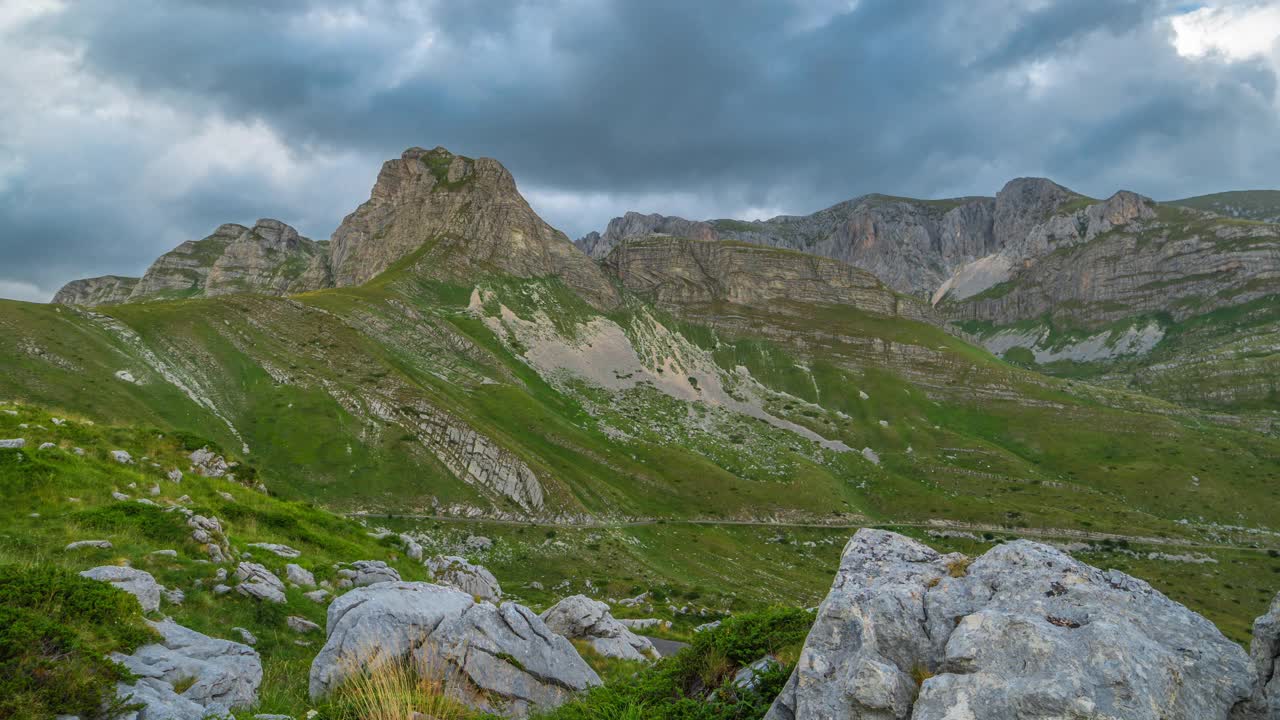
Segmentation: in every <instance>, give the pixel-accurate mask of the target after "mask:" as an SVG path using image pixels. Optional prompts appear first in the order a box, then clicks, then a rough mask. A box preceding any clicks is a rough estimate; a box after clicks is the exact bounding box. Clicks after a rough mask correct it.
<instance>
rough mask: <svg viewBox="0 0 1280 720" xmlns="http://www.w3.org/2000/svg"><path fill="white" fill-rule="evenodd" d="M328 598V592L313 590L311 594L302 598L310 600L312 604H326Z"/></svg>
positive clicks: (305, 594)
mask: <svg viewBox="0 0 1280 720" xmlns="http://www.w3.org/2000/svg"><path fill="white" fill-rule="evenodd" d="M328 596H329V591H328V590H312V591H311V592H305V593H302V597H304V598H306V599H308V600H310V601H311V602H317V603H322V602H324V599H325V598H326V597H328Z"/></svg>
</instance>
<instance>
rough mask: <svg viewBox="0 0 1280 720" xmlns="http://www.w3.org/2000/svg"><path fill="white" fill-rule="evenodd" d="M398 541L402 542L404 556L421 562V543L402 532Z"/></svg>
mask: <svg viewBox="0 0 1280 720" xmlns="http://www.w3.org/2000/svg"><path fill="white" fill-rule="evenodd" d="M400 542H402V543H404V554H405V557H407V558H409V559H410V560H415V561H417V562H422V544H421V543H419V542H418V541H417V540H414V539H413V538H412V537H411V536H409V535H404V534H401V535H400Z"/></svg>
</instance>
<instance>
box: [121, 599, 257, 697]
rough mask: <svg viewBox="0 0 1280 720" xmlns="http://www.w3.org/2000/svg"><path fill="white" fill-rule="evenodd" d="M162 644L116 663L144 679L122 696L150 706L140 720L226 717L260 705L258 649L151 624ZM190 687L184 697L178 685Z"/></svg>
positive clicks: (123, 690) (166, 623)
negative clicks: (239, 710) (232, 711)
mask: <svg viewBox="0 0 1280 720" xmlns="http://www.w3.org/2000/svg"><path fill="white" fill-rule="evenodd" d="M148 624H149V625H151V627H153V628H155V630H156V631H157V632H159V633H160V637H161V641H160V642H159V643H154V644H151V645H144V646H142V647H140V648H138V650H137V652H135V653H134V654H132V655H122V654H120V653H115V654H113V655H112V659H114V660H115V661H116V662H119V663H120V664H122V665H124V666H125V668H127V669H128V670H129V671H130V672H131V673H133V674H134V675H135V676H136V677H137V678H138V679H137V681H136V682H135V683H134V684H132V685H124V684H123V683H122V684H120V685H119V686H117V689H116V695H117V696H118V697H120V698H121V699H123V700H126V701H128V702H140V703H143V704H144V705H145V706H146V707H145V709H143V710H142V711H141V712H140V713H139V714H138V718H139V720H151V719H152V718H156V719H157V720H171V719H174V718H204V717H209V716H216V717H223V716H226V715H228V714H229V712H230V710H232V709H233V708H247V707H250V706H252V705H254V704H255V703H257V701H258V686H259V685H260V684H261V683H262V661H261V659H260V658H259V657H258V653H256V652H254V650H253V648H251V647H249V646H247V645H243V644H241V643H237V642H232V641H230V640H219V639H217V638H211V637H209V636H208V635H203V634H201V633H198V632H196V631H194V630H191V629H189V628H185V627H183V626H181V625H178V624H177V623H175V622H173V621H172V620H162V621H160V622H149V623H148ZM179 684H182V685H186V686H187V687H184V688H183V690H182V692H181V693H179V692H178V691H177V689H176V686H177V685H179Z"/></svg>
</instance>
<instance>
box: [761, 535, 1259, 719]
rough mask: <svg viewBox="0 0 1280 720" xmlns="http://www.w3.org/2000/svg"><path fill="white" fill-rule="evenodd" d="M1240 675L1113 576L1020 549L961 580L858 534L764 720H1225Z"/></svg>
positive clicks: (960, 570) (1185, 618) (949, 569)
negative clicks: (1063, 718)
mask: <svg viewBox="0 0 1280 720" xmlns="http://www.w3.org/2000/svg"><path fill="white" fill-rule="evenodd" d="M913 675H914V676H915V677H924V678H927V679H925V680H924V681H923V683H922V684H920V685H919V687H917V683H916V681H915V679H914V678H913ZM1251 675H1252V673H1251V668H1250V666H1249V662H1248V658H1247V657H1246V656H1245V654H1244V651H1243V650H1241V649H1240V647H1239V646H1237V645H1236V644H1234V643H1232V642H1231V641H1229V640H1227V639H1226V638H1224V637H1223V636H1222V634H1221V633H1220V632H1218V630H1217V628H1215V627H1214V626H1213V625H1212V624H1211V623H1210V622H1209V621H1207V620H1205V619H1204V618H1202V617H1200V616H1199V615H1197V614H1195V613H1193V612H1191V611H1190V610H1188V609H1186V608H1185V607H1183V606H1182V605H1179V604H1178V603H1175V602H1173V601H1172V600H1169V599H1168V598H1166V597H1165V596H1164V595H1161V594H1160V593H1159V592H1157V591H1156V590H1154V589H1152V588H1151V586H1149V585H1147V584H1146V583H1145V582H1142V581H1141V580H1137V579H1134V578H1132V577H1129V576H1128V575H1125V574H1124V573H1121V572H1118V571H1115V570H1112V571H1107V572H1103V571H1100V570H1097V569H1095V568H1093V567H1090V566H1088V565H1085V564H1083V563H1080V562H1078V561H1076V560H1074V559H1072V558H1071V557H1070V556H1069V555H1066V554H1065V553H1062V552H1060V551H1058V550H1056V549H1053V548H1050V547H1047V546H1044V545H1039V544H1036V543H1032V542H1028V541H1024V540H1019V541H1016V542H1012V543H1007V544H1004V545H999V546H997V547H995V548H993V549H992V550H990V551H988V552H987V553H986V554H985V555H983V556H981V557H979V558H977V559H974V560H973V561H972V563H971V564H970V561H969V559H968V558H965V557H964V556H962V555H960V554H958V553H953V554H950V555H941V554H939V553H937V552H935V551H934V550H932V549H930V548H929V547H926V546H925V545H922V544H920V543H918V542H915V541H914V540H910V539H908V538H905V537H902V536H901V535H897V534H894V533H890V532H886V531H882V530H869V529H864V530H859V531H858V533H857V534H856V535H855V536H854V537H853V539H852V540H850V542H849V544H848V546H846V548H845V551H844V556H843V557H842V559H841V562H840V569H839V571H838V572H837V575H836V578H835V581H834V583H833V584H832V587H831V591H830V593H829V594H828V595H827V597H826V599H825V600H823V602H822V605H821V606H820V607H819V610H818V618H817V622H816V623H815V624H814V627H813V629H812V630H811V631H810V633H809V637H808V638H807V639H806V640H805V646H804V650H803V651H802V652H801V655H800V659H799V661H798V663H797V666H796V669H795V671H794V672H793V673H792V676H791V678H790V679H789V680H788V682H787V685H786V687H785V688H784V689H783V691H782V693H781V694H780V695H779V696H778V698H777V700H776V701H775V702H774V704H773V707H772V708H771V709H770V711H769V714H768V715H767V716H766V717H767V718H770V719H771V720H791V719H795V720H816V719H818V718H822V719H824V720H837V719H840V718H912V719H913V720H942V719H943V718H946V719H947V720H977V719H978V718H982V719H983V720H988V719H990V720H1006V719H1007V720H1015V719H1027V718H1045V719H1048V718H1062V717H1071V718H1078V719H1079V720H1092V719H1095V718H1096V719H1097V720H1102V719H1103V718H1121V717H1123V718H1130V719H1133V720H1192V719H1197V720H1212V719H1214V718H1217V719H1219V720H1226V719H1227V718H1229V717H1230V714H1231V712H1232V709H1233V708H1234V707H1236V705H1237V704H1238V703H1240V702H1241V701H1242V700H1244V699H1245V698H1247V697H1248V696H1249V693H1250V689H1251V682H1250V680H1251Z"/></svg>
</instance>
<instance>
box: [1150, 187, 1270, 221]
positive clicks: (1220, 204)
mask: <svg viewBox="0 0 1280 720" xmlns="http://www.w3.org/2000/svg"><path fill="white" fill-rule="evenodd" d="M1167 204H1169V205H1181V206H1183V207H1189V208H1194V209H1196V210H1205V211H1208V212H1212V213H1218V214H1219V215H1224V216H1226V217H1234V218H1241V219H1244V220H1262V221H1266V222H1277V221H1280V190H1236V191H1233V192H1221V193H1213V194H1211V195H1198V196H1196V197H1189V198H1183V199H1181V200H1170V201H1169V202H1168V203H1167Z"/></svg>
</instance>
